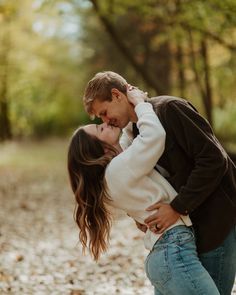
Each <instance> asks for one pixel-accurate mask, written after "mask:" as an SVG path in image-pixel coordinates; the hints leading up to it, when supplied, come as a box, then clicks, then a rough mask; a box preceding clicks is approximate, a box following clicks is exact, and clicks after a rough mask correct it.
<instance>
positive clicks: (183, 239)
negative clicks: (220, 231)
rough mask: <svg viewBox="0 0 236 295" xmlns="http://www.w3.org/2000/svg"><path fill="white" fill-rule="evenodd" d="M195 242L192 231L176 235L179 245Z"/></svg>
mask: <svg viewBox="0 0 236 295" xmlns="http://www.w3.org/2000/svg"><path fill="white" fill-rule="evenodd" d="M193 240H195V236H194V233H193V231H192V230H190V229H189V230H183V231H182V232H181V233H178V235H177V241H178V244H179V245H182V244H186V243H188V242H192V241H193Z"/></svg>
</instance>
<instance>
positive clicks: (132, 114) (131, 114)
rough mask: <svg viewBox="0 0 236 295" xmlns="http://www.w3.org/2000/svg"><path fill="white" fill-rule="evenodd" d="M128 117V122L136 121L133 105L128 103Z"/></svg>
mask: <svg viewBox="0 0 236 295" xmlns="http://www.w3.org/2000/svg"><path fill="white" fill-rule="evenodd" d="M129 118H130V122H132V123H137V122H138V117H137V115H136V113H135V111H134V106H133V105H130V110H129Z"/></svg>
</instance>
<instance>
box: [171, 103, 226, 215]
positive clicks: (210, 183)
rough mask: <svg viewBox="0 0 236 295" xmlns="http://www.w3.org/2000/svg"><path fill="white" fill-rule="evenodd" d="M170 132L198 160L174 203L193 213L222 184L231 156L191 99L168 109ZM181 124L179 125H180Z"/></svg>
mask: <svg viewBox="0 0 236 295" xmlns="http://www.w3.org/2000/svg"><path fill="white" fill-rule="evenodd" d="M165 121H166V122H168V124H167V125H168V132H170V136H173V138H174V140H175V141H176V142H177V143H178V144H179V145H180V146H181V148H182V149H183V151H184V152H185V153H186V154H187V156H188V157H189V158H190V159H193V161H194V168H193V170H192V171H191V174H190V175H189V177H188V179H187V182H186V184H185V185H184V186H182V187H181V188H180V190H179V192H178V195H177V196H176V197H175V199H174V200H173V201H172V202H171V206H172V207H173V208H174V209H175V210H176V211H177V212H179V213H181V214H189V213H191V212H192V211H194V209H195V208H197V207H198V206H199V205H201V204H202V203H203V202H204V201H205V200H206V199H207V198H208V197H209V196H210V195H211V193H212V192H214V190H215V189H216V187H217V186H218V185H219V183H220V181H221V179H222V177H223V176H224V174H225V172H226V169H227V155H226V152H225V151H224V149H223V148H222V146H221V145H220V143H219V142H218V140H217V139H216V137H215V136H214V134H213V131H212V129H211V127H210V125H209V123H208V122H207V121H206V120H205V119H204V118H203V117H202V116H200V115H199V114H198V112H197V111H195V110H194V109H192V108H191V107H189V105H188V104H187V102H182V101H181V102H180V101H172V102H170V103H168V105H167V106H166V110H165ZM176 126H178V128H176Z"/></svg>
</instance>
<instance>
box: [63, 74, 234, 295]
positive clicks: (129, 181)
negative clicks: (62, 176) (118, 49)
mask: <svg viewBox="0 0 236 295" xmlns="http://www.w3.org/2000/svg"><path fill="white" fill-rule="evenodd" d="M84 106H85V109H86V111H87V112H88V113H89V114H90V115H93V116H96V117H99V118H101V119H102V121H103V122H104V123H102V124H100V125H97V124H90V125H86V126H81V127H79V128H78V129H77V130H76V131H75V133H74V134H73V136H72V138H71V142H70V145H69V150H68V172H69V177H70V183H71V187H72V190H73V192H74V195H75V199H76V210H75V220H76V223H77V225H78V227H79V231H80V233H79V237H80V241H81V243H82V245H83V248H86V247H88V249H89V251H90V253H91V254H92V256H93V257H94V259H95V260H98V259H99V256H100V254H101V253H102V252H104V251H106V249H107V244H108V241H109V233H110V229H111V225H112V211H113V210H112V208H119V209H121V210H123V211H125V212H126V213H127V214H128V215H129V216H130V217H131V218H133V219H134V220H135V222H136V224H137V226H138V228H139V229H141V230H142V231H144V232H145V235H144V244H145V247H146V248H147V249H148V250H150V253H149V255H148V256H147V258H146V261H145V270H146V274H147V276H148V278H149V280H150V281H151V283H152V285H153V286H154V292H155V295H172V294H173V295H187V294H188V295H195V294H196V295H200V294H205V295H219V294H221V295H230V294H231V291H232V288H233V284H234V280H235V272H236V226H235V225H236V167H235V166H234V164H233V162H232V161H231V159H230V158H229V156H228V155H227V153H226V152H225V151H224V149H223V147H222V146H221V145H220V143H219V141H218V140H217V138H216V137H215V135H214V133H213V131H212V128H211V126H210V125H209V123H208V122H207V121H206V120H205V119H204V118H203V117H202V116H200V115H199V113H198V112H197V110H196V109H195V108H194V107H193V106H192V105H191V104H190V103H189V102H187V101H186V100H184V99H181V98H177V97H173V96H158V97H152V98H148V97H147V94H146V93H144V92H143V91H141V90H139V89H138V88H136V87H133V86H130V85H129V84H128V83H127V82H126V80H125V79H124V78H123V77H121V76H120V75H118V74H117V73H114V72H109V71H108V72H101V73H98V74H96V75H95V76H94V78H92V79H91V80H90V81H89V83H88V85H87V87H86V90H85V94H84ZM121 133H122V134H121Z"/></svg>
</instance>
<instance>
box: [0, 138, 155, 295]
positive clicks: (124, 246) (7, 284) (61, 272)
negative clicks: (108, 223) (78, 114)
mask: <svg viewBox="0 0 236 295" xmlns="http://www.w3.org/2000/svg"><path fill="white" fill-rule="evenodd" d="M0 204H1V207H0V294H14V295H15V294H16V295H21V294H22V295H28V294H33V295H41V294H42V295H53V294H55V295H56V294H63V295H67V294H68V295H83V294H86V295H87V294H88V295H90V294H91V295H92V294H99V295H105V294H111V295H113V294H122V295H126V294H127V295H128V294H130V295H134V294H135V295H136V294H142V295H149V294H153V291H152V286H151V285H150V283H149V281H148V279H147V278H146V276H145V273H144V267H143V264H144V260H145V256H146V255H147V251H146V250H145V249H144V246H143V243H142V233H140V232H139V231H138V230H137V229H136V227H135V225H134V223H133V222H132V220H130V219H129V218H128V217H121V218H120V219H119V220H118V221H117V222H116V223H115V224H114V226H113V229H112V236H111V245H110V248H109V251H108V252H107V254H105V255H103V256H102V258H101V259H100V261H99V263H98V264H96V263H95V262H94V261H93V260H92V259H91V258H90V257H89V256H88V255H86V256H84V255H82V253H81V247H80V245H79V243H78V231H77V228H76V226H75V223H74V221H73V208H74V200H73V196H72V194H71V191H70V189H69V183H68V178H67V174H66V144H65V142H64V141H59V140H53V141H47V142H44V143H38V142H34V143H21V144H19V143H8V144H4V145H0Z"/></svg>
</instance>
